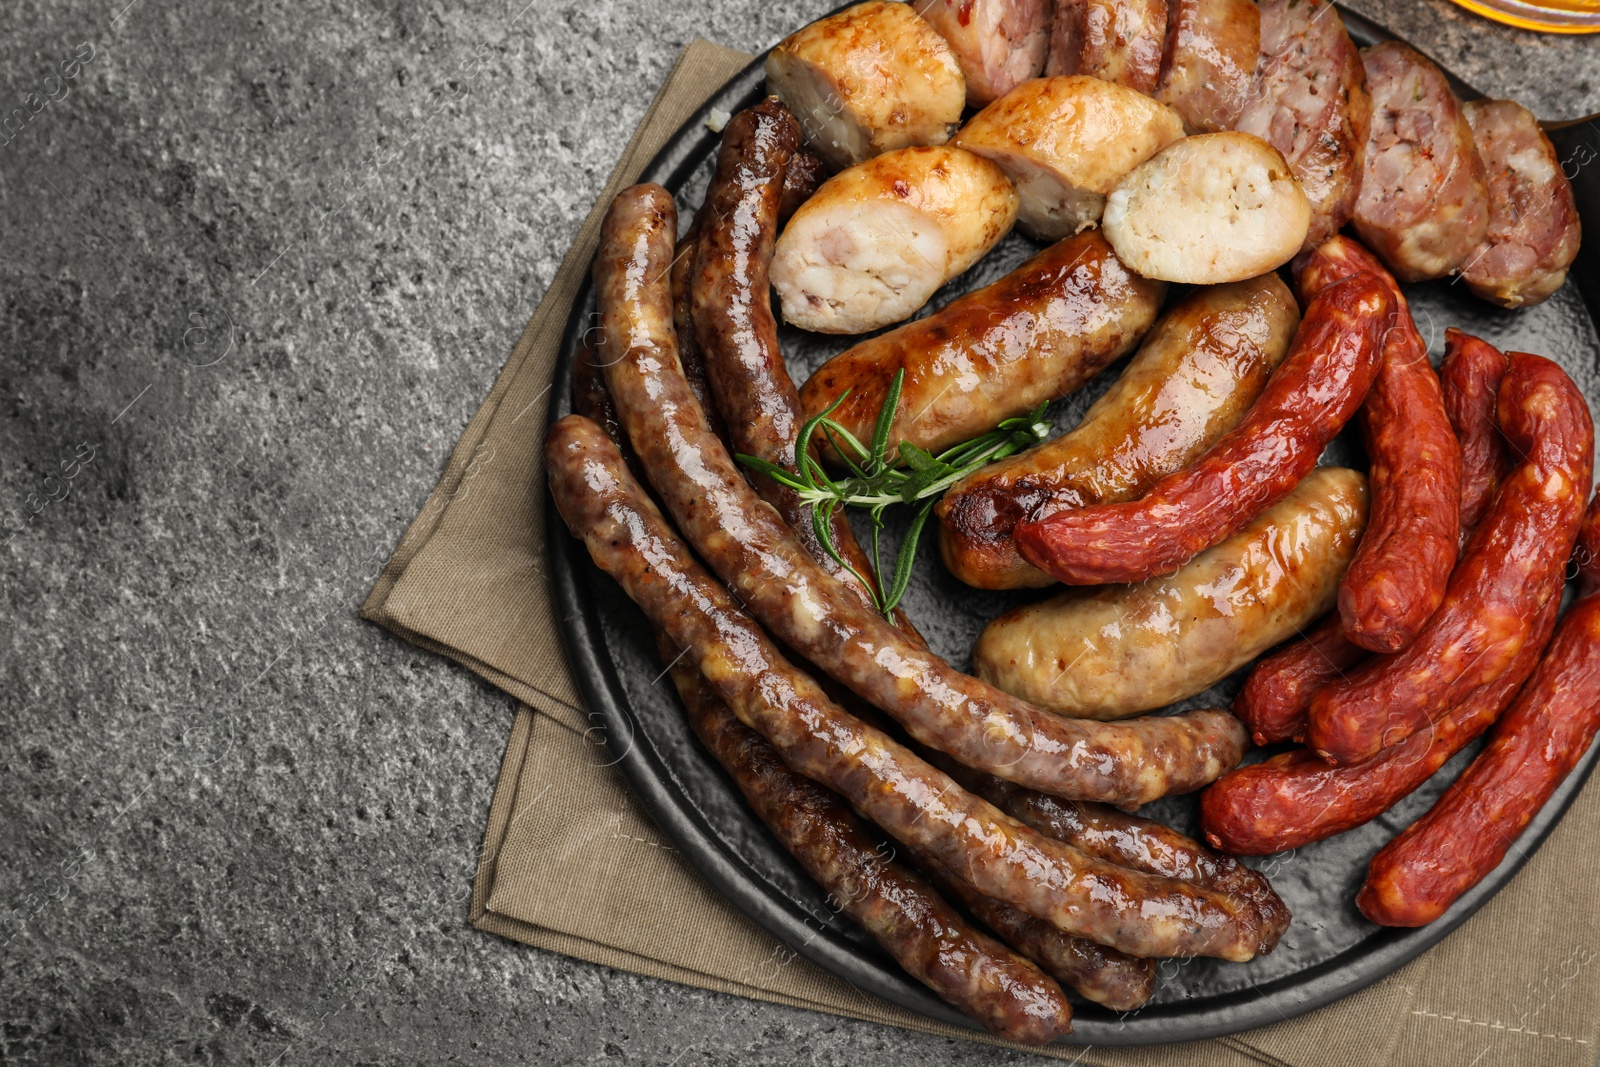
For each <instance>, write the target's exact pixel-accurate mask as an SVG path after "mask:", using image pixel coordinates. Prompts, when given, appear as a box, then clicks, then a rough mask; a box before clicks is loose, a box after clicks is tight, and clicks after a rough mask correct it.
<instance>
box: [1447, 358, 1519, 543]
mask: <svg viewBox="0 0 1600 1067" xmlns="http://www.w3.org/2000/svg"><path fill="white" fill-rule="evenodd" d="M1505 374H1506V357H1505V355H1504V353H1502V352H1501V351H1500V350H1499V349H1498V348H1496V347H1494V346H1493V345H1491V344H1490V343H1489V342H1487V341H1483V340H1480V339H1478V338H1476V337H1474V336H1472V335H1471V334H1470V333H1463V332H1462V331H1461V330H1457V329H1455V328H1454V327H1451V328H1450V329H1447V330H1445V332H1444V362H1443V363H1442V364H1440V365H1439V385H1440V386H1441V387H1442V389H1443V390H1444V410H1445V414H1446V415H1448V416H1449V418H1450V425H1451V426H1452V427H1454V428H1455V431H1456V438H1457V440H1459V441H1460V442H1461V545H1462V547H1463V548H1464V547H1466V544H1467V541H1468V540H1469V539H1470V538H1471V537H1472V531H1474V530H1476V529H1477V528H1478V523H1480V522H1481V521H1483V516H1484V513H1485V512H1487V511H1488V510H1489V504H1490V503H1491V502H1492V501H1493V500H1494V491H1495V490H1496V489H1497V488H1499V486H1500V482H1501V480H1502V479H1503V478H1505V476H1506V475H1507V474H1508V473H1510V471H1511V453H1510V451H1508V450H1507V448H1506V442H1505V438H1504V437H1502V436H1501V434H1500V426H1499V424H1498V423H1496V421H1495V414H1494V411H1495V406H1496V405H1497V404H1498V403H1499V395H1500V381H1501V379H1503V378H1504V377H1505Z"/></svg>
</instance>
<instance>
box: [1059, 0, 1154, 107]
mask: <svg viewBox="0 0 1600 1067" xmlns="http://www.w3.org/2000/svg"><path fill="white" fill-rule="evenodd" d="M1166 36H1167V0H1056V15H1055V22H1054V23H1053V24H1052V25H1051V27H1050V55H1049V58H1048V59H1046V60H1045V67H1044V72H1045V73H1046V74H1047V75H1055V74H1087V75H1089V76H1090V77H1092V78H1099V79H1100V80H1102V81H1108V82H1116V83H1117V84H1118V85H1126V86H1127V87H1128V88H1130V89H1136V90H1138V91H1139V92H1141V93H1145V94H1150V93H1153V92H1154V91H1155V88H1156V81H1157V80H1158V79H1159V78H1160V76H1161V53H1162V50H1163V47H1164V44H1165V41H1166Z"/></svg>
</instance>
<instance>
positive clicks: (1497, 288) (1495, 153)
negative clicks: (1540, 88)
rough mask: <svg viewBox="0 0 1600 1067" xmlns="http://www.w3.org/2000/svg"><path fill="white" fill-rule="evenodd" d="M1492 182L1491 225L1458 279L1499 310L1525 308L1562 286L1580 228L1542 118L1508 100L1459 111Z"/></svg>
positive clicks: (1480, 102) (1569, 189) (1476, 103)
mask: <svg viewBox="0 0 1600 1067" xmlns="http://www.w3.org/2000/svg"><path fill="white" fill-rule="evenodd" d="M1461 109H1462V111H1463V113H1465V115H1466V117H1467V122H1468V124H1470V125H1471V127H1472V137H1473V140H1474V141H1475V142H1476V144H1477V146H1478V155H1479V157H1480V158H1482V160H1483V165H1484V171H1485V174H1486V177H1487V179H1488V183H1489V226H1488V230H1487V231H1486V232H1485V233H1484V236H1483V242H1482V243H1481V244H1479V245H1478V246H1477V247H1476V248H1474V249H1473V250H1472V251H1471V252H1469V253H1468V254H1467V257H1466V259H1465V260H1463V261H1462V263H1461V278H1462V280H1463V281H1465V282H1466V283H1467V287H1468V288H1469V289H1471V290H1472V291H1473V292H1474V293H1476V294H1477V295H1478V296H1481V297H1482V298H1483V299H1485V300H1488V301H1490V302H1492V303H1495V304H1499V305H1500V306H1501V307H1508V308H1516V307H1528V306H1529V305H1532V304H1537V303H1539V302H1540V301H1543V300H1545V299H1547V298H1548V297H1549V296H1550V294H1552V293H1554V292H1555V291H1556V290H1557V289H1559V288H1561V285H1562V283H1563V282H1565V281H1566V280H1567V268H1568V267H1570V266H1571V265H1572V261H1573V259H1574V258H1575V257H1576V256H1577V254H1578V242H1579V241H1580V239H1581V238H1582V236H1583V226H1582V223H1581V222H1580V221H1579V219H1578V207H1577V204H1576V202H1574V200H1573V198H1572V183H1571V182H1569V181H1567V175H1566V171H1565V170H1564V169H1563V168H1562V163H1561V160H1560V158H1559V157H1557V155H1556V149H1555V146H1554V145H1552V144H1551V143H1550V138H1548V137H1546V136H1545V133H1544V130H1543V129H1542V128H1540V126H1539V120H1538V119H1536V118H1534V117H1533V115H1532V113H1531V112H1529V111H1528V109H1527V108H1525V107H1523V106H1522V105H1521V104H1517V103H1513V102H1512V101H1510V100H1474V101H1472V102H1470V103H1467V104H1463V105H1462V107H1461Z"/></svg>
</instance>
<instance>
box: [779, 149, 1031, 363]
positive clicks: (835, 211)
mask: <svg viewBox="0 0 1600 1067" xmlns="http://www.w3.org/2000/svg"><path fill="white" fill-rule="evenodd" d="M1016 220H1017V194H1016V190H1014V189H1012V187H1011V182H1010V181H1008V180H1007V178H1006V176H1005V174H1004V173H1003V172H1002V171H1001V170H1000V168H999V167H997V166H995V165H994V164H993V163H990V162H989V161H988V160H986V159H984V158H982V157H981V156H975V155H973V154H972V153H970V152H963V151H961V150H960V149H957V148H949V147H938V148H902V149H899V150H897V151H894V152H886V153H884V154H883V155H881V156H876V157H874V158H872V159H869V160H867V161H866V162H865V163H860V164H857V165H856V166H854V167H851V168H850V169H849V170H847V171H843V172H842V173H839V174H835V175H834V176H833V177H832V178H829V179H828V180H827V182H825V183H824V184H823V186H822V188H820V189H818V190H817V191H816V192H815V193H814V194H812V197H811V199H810V200H807V201H806V202H805V203H804V204H802V205H800V208H799V210H797V211H796V212H795V213H794V217H793V218H791V219H790V220H789V224H788V225H787V226H785V227H784V228H783V233H782V234H781V235H779V237H778V243H777V247H776V248H775V249H774V253H773V259H772V286H773V288H774V289H776V290H777V291H778V299H779V300H781V301H782V302H783V320H784V321H785V322H788V323H791V324H793V325H795V326H799V327H800V328H802V329H806V330H815V331H817V332H819V333H864V332H866V331H867V330H875V329H877V328H878V327H879V326H887V325H889V324H890V323H891V322H899V321H900V320H901V319H904V318H906V317H908V316H909V315H910V314H911V313H912V312H914V311H916V310H917V309H918V308H920V307H921V306H922V305H923V304H925V303H927V301H928V297H930V296H932V295H933V293H934V291H935V290H936V289H938V288H939V287H940V286H941V285H943V284H944V283H945V282H947V281H949V280H950V279H951V278H954V277H955V276H956V275H958V274H960V273H962V272H963V271H965V270H966V269H967V268H968V267H970V266H972V265H973V264H974V263H976V262H977V261H978V260H979V259H981V258H983V256H984V255H985V254H986V253H987V252H988V251H989V249H991V248H993V247H994V246H995V243H996V242H997V241H999V240H1000V238H1002V237H1004V236H1005V235H1006V234H1007V233H1009V232H1010V231H1011V226H1012V224H1013V223H1014V222H1016Z"/></svg>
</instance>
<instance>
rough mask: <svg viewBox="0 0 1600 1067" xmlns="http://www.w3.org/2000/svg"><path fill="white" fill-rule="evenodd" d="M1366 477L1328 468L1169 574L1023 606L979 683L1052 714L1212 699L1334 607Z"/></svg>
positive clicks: (1361, 513)
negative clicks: (1219, 686) (1227, 681)
mask: <svg viewBox="0 0 1600 1067" xmlns="http://www.w3.org/2000/svg"><path fill="white" fill-rule="evenodd" d="M1366 521H1367V480H1366V478H1365V476H1363V475H1362V474H1361V473H1360V472H1359V471H1353V470H1346V469H1344V468H1341V467H1320V468H1318V469H1317V470H1315V471H1312V472H1311V473H1310V474H1309V475H1307V476H1306V479H1305V480H1304V481H1302V482H1301V483H1300V484H1299V485H1297V486H1296V487H1295V488H1294V489H1293V491H1291V492H1290V493H1289V495H1288V496H1285V497H1284V498H1283V499H1282V500H1280V501H1278V503H1276V504H1274V505H1273V506H1272V507H1270V508H1268V509H1267V510H1266V511H1264V512H1262V513H1261V514H1260V515H1259V516H1257V517H1256V519H1255V520H1254V521H1253V522H1251V523H1250V524H1249V525H1247V526H1246V527H1245V528H1244V529H1242V530H1240V531H1239V532H1238V533H1236V534H1234V535H1233V536H1232V537H1230V538H1228V539H1227V540H1226V541H1223V542H1222V543H1221V544H1219V545H1216V546H1215V547H1213V548H1210V549H1208V550H1207V551H1205V552H1202V553H1200V555H1198V556H1196V557H1195V558H1194V559H1192V560H1190V561H1189V562H1188V563H1186V564H1184V565H1183V566H1182V567H1179V568H1178V569H1177V570H1176V571H1174V572H1173V573H1172V574H1170V575H1166V576H1163V577H1155V578H1151V579H1150V580H1148V581H1143V582H1138V583H1136V584H1134V585H1113V586H1104V587H1102V588H1098V589H1074V590H1069V591H1067V592H1066V593H1063V594H1061V595H1059V596H1056V597H1052V598H1051V599H1049V600H1045V601H1042V602H1040V603H1037V604H1029V605H1025V606H1024V607H1020V608H1015V609H1013V610H1011V611H1008V612H1006V613H1005V614H1004V615H1002V616H1000V617H999V618H998V619H995V620H994V621H993V622H991V623H989V625H988V626H986V627H984V630H983V633H982V634H980V635H979V636H978V641H977V643H976V644H975V645H973V647H972V663H973V667H974V669H975V670H976V671H977V673H978V677H980V678H982V679H983V680H984V681H986V682H990V683H992V684H994V685H997V686H999V687H1000V688H1001V689H1004V690H1005V691H1006V692H1008V693H1012V694H1015V695H1016V696H1019V697H1021V698H1022V699H1024V700H1027V701H1031V702H1032V703H1035V704H1038V705H1040V706H1042V707H1046V708H1053V709H1061V710H1063V711H1066V712H1068V713H1070V714H1074V715H1083V716H1087V717H1090V718H1095V719H1120V718H1124V717H1126V716H1128V715H1135V714H1138V713H1139V712H1141V711H1150V710H1152V709H1154V708H1161V707H1165V706H1166V705H1168V704H1172V703H1175V702H1177V701H1179V700H1182V699H1184V698H1185V697H1191V696H1193V695H1194V694H1196V693H1199V692H1202V691H1204V690H1206V689H1208V688H1210V687H1211V686H1212V685H1214V684H1216V683H1217V682H1218V681H1220V680H1221V679H1223V678H1225V677H1227V676H1228V675H1229V674H1232V673H1233V672H1234V671H1236V670H1238V669H1239V668H1240V667H1243V666H1244V665H1245V664H1246V663H1249V662H1250V661H1251V660H1252V659H1254V658H1255V657H1256V656H1258V655H1260V654H1261V653H1262V652H1264V651H1266V650H1267V649H1269V648H1271V647H1272V646H1273V645H1275V644H1277V643H1278V642H1279V641H1282V640H1284V639H1285V638H1287V637H1289V636H1290V635H1291V634H1295V633H1298V632H1299V631H1300V629H1301V628H1302V627H1305V626H1308V625H1310V623H1311V620H1313V619H1315V618H1317V617H1318V616H1319V615H1321V614H1323V613H1324V612H1326V611H1327V610H1328V609H1329V608H1331V607H1332V606H1333V603H1334V597H1335V594H1336V591H1337V590H1338V588H1339V579H1340V578H1341V577H1342V576H1343V575H1344V572H1345V568H1347V567H1348V566H1349V565H1350V559H1351V557H1352V556H1353V555H1354V554H1355V551H1356V544H1357V542H1359V541H1360V540H1361V531H1362V528H1363V527H1364V526H1365V525H1366Z"/></svg>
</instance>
